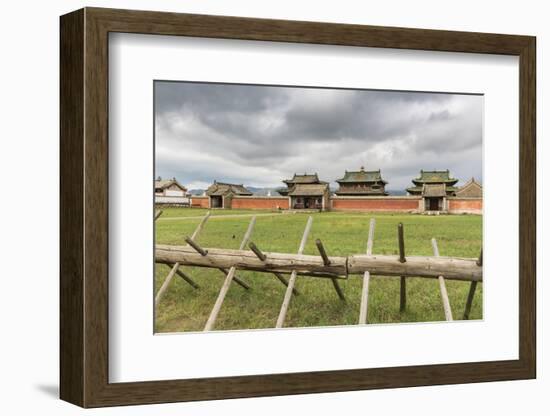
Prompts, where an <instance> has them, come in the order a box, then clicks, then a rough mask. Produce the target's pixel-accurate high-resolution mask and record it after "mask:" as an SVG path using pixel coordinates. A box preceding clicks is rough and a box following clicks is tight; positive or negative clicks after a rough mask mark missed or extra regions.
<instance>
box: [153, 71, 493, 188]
mask: <svg viewBox="0 0 550 416" xmlns="http://www.w3.org/2000/svg"><path fill="white" fill-rule="evenodd" d="M482 103H483V100H482V97H480V96H468V95H457V94H436V93H408V92H388V91H364V90H337V89H317V88H289V87H269V86H248V85H228V84H202V83H184V82H177V83H176V82H157V83H156V84H155V108H156V132H155V134H156V157H157V160H156V163H157V164H156V169H157V174H158V175H161V176H164V177H172V176H175V177H177V178H178V179H179V180H180V181H181V182H183V183H185V184H187V185H188V186H191V187H203V186H205V185H207V184H208V183H210V182H212V181H213V180H214V179H217V180H220V181H235V182H243V183H245V184H248V185H255V186H278V185H280V184H281V182H280V181H281V180H282V179H284V178H287V177H289V176H292V174H293V173H294V172H299V173H304V172H318V173H319V175H320V176H321V177H322V178H323V179H325V180H328V181H331V182H333V181H334V180H335V179H337V178H339V177H341V176H342V174H343V172H344V170H346V169H348V170H354V169H358V168H359V166H361V165H365V166H366V167H367V168H368V169H382V171H383V175H384V177H385V178H386V180H388V181H389V182H390V185H389V188H390V189H403V188H405V187H406V186H408V185H409V184H410V180H411V178H412V177H414V176H416V175H417V174H418V171H419V170H420V169H450V170H451V171H452V173H453V174H454V175H455V176H457V177H459V178H461V179H463V180H467V179H469V178H470V177H472V176H475V177H476V178H478V179H479V180H481V179H482V178H481V157H482V154H481V143H482Z"/></svg>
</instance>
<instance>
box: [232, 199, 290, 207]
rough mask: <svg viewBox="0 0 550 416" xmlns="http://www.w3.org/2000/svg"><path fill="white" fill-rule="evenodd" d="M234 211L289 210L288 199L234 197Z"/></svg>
mask: <svg viewBox="0 0 550 416" xmlns="http://www.w3.org/2000/svg"><path fill="white" fill-rule="evenodd" d="M231 208H233V209H278V208H281V209H288V198H287V197H281V198H279V197H261V196H259V197H238V196H236V197H233V200H232V201H231Z"/></svg>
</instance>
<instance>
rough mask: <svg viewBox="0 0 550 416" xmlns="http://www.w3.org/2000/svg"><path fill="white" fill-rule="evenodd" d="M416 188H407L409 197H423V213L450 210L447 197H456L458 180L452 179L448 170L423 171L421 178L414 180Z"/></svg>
mask: <svg viewBox="0 0 550 416" xmlns="http://www.w3.org/2000/svg"><path fill="white" fill-rule="evenodd" d="M412 182H413V184H414V186H413V187H411V188H407V192H408V193H409V195H418V196H422V199H423V203H424V204H423V205H424V209H423V211H443V212H446V211H447V210H448V201H447V197H450V196H454V195H455V193H456V191H457V190H458V188H457V187H455V185H456V183H457V182H458V179H455V178H452V177H451V176H450V174H449V169H447V170H421V171H420V176H419V177H418V178H415V179H413V180H412Z"/></svg>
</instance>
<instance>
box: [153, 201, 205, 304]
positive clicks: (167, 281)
mask: <svg viewBox="0 0 550 416" xmlns="http://www.w3.org/2000/svg"><path fill="white" fill-rule="evenodd" d="M208 218H210V211H208V212H207V213H206V215H205V216H204V217H202V219H201V221H200V222H199V224H198V225H197V227H196V228H195V231H194V232H193V234H192V235H191V238H193V239H195V238H197V237H198V235H199V233H200V232H201V230H202V229H203V227H204V224H206V221H208ZM155 261H158V259H157V258H156V250H155ZM158 262H159V263H171V264H173V265H174V266H172V269H174V268H175V271H174V273H172V270H170V273H168V276H166V279H164V282H163V283H162V286H161V287H160V289H159V291H158V293H157V295H156V296H155V308H156V306H157V305H158V304H159V303H160V300H161V299H162V297H163V296H164V293H165V292H166V289H167V288H168V285H170V282H171V281H172V279H173V278H174V276H175V274H176V273H177V271H178V269H179V264H180V263H179V262H178V261H173V262H168V261H164V262H163V261H158ZM176 265H177V267H176ZM188 283H189V282H188ZM193 283H194V282H193ZM189 284H191V283H189ZM195 285H196V283H195Z"/></svg>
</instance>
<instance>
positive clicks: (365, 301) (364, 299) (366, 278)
mask: <svg viewBox="0 0 550 416" xmlns="http://www.w3.org/2000/svg"><path fill="white" fill-rule="evenodd" d="M375 225H376V220H375V219H374V218H371V220H370V224H369V238H368V240H367V256H371V255H372V246H373V244H374V227H375ZM369 283H370V272H368V271H366V272H365V273H363V289H362V291H361V306H360V307H359V324H360V325H361V324H366V323H367V312H368V309H369Z"/></svg>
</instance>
